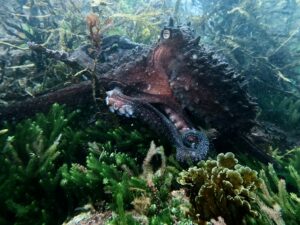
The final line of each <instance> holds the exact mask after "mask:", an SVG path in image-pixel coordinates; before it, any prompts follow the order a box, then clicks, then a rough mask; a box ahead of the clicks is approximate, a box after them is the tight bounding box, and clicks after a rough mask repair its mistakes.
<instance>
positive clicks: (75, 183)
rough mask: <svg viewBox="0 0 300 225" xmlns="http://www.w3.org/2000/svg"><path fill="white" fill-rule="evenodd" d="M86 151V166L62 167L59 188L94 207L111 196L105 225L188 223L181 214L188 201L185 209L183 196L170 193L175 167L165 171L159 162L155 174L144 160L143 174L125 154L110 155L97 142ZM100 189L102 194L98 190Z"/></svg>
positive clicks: (107, 205)
mask: <svg viewBox="0 0 300 225" xmlns="http://www.w3.org/2000/svg"><path fill="white" fill-rule="evenodd" d="M108 149H109V148H108ZM157 149H159V151H163V150H162V149H161V148H155V147H153V146H152V148H150V151H152V152H153V151H155V153H154V155H155V154H157V152H156V151H157ZM89 150H90V154H89V155H88V157H87V161H86V164H85V165H79V164H73V165H72V166H71V168H70V169H69V170H67V169H66V168H64V171H63V177H64V179H63V180H62V185H63V187H64V188H65V189H67V190H69V191H68V192H71V193H74V194H76V195H77V194H78V192H81V200H82V203H86V202H87V201H88V200H89V201H90V202H93V204H95V205H97V204H103V202H102V203H101V202H100V201H101V200H102V201H103V199H105V197H104V195H108V196H110V198H109V200H107V202H111V203H110V204H107V203H105V204H106V205H103V206H102V207H103V208H105V209H110V210H113V211H114V212H115V213H116V214H115V216H113V218H112V219H111V220H110V221H107V224H122V225H126V224H141V223H142V224H153V225H160V224H162V223H165V224H173V223H174V222H175V221H176V222H180V224H184V223H185V222H188V221H189V220H188V219H187V218H185V216H186V215H185V214H184V211H186V210H184V207H188V205H189V204H188V201H186V203H185V204H186V206H185V205H184V201H183V200H182V199H183V197H182V196H180V195H179V194H178V195H172V194H171V191H172V188H171V186H172V183H174V181H175V180H174V173H175V174H176V173H178V172H177V170H176V169H175V168H174V167H168V168H164V166H163V165H164V163H162V167H160V169H159V170H158V171H159V172H156V173H154V172H153V170H152V166H151V165H150V161H149V162H148V161H147V162H144V165H145V166H144V168H146V167H147V168H148V169H147V171H144V173H142V172H141V171H140V168H139V165H138V164H137V163H136V161H135V160H134V159H133V158H131V157H130V156H129V155H127V154H124V153H109V152H107V151H106V150H103V149H101V146H100V145H98V144H96V143H92V144H90V146H89ZM150 154H151V153H150ZM161 155H164V153H161ZM163 157H164V156H163ZM151 158H152V157H151ZM146 164H147V165H146ZM150 168H151V169H150ZM151 171H152V172H151ZM141 173H142V175H141ZM101 189H102V190H104V192H103V191H99V190H101ZM96 190H98V191H96ZM95 191H96V193H93V192H95ZM91 194H92V195H91ZM87 195H88V196H87ZM87 197H88V198H90V199H87ZM95 199H97V200H98V201H99V202H95ZM106 199H107V198H106Z"/></svg>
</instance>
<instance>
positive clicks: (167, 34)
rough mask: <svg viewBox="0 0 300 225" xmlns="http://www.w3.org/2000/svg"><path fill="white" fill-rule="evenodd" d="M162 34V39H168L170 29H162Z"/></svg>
mask: <svg viewBox="0 0 300 225" xmlns="http://www.w3.org/2000/svg"><path fill="white" fill-rule="evenodd" d="M162 36H163V38H164V39H169V38H170V37H171V31H170V30H167V29H166V30H163V33H162Z"/></svg>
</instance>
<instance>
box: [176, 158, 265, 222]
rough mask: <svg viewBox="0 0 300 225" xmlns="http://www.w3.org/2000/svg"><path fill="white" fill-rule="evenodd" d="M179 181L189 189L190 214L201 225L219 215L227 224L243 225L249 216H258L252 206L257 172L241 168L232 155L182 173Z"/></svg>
mask: <svg viewBox="0 0 300 225" xmlns="http://www.w3.org/2000/svg"><path fill="white" fill-rule="evenodd" d="M178 182H179V183H180V184H182V185H184V186H186V187H187V189H188V191H189V195H190V201H191V203H192V205H193V208H192V212H191V213H192V215H193V217H194V218H195V220H196V221H198V223H199V224H200V223H201V224H204V223H205V221H210V220H211V219H213V218H218V217H219V216H221V217H222V218H223V219H224V221H225V223H226V224H242V222H243V219H244V217H245V216H246V215H251V216H256V215H257V214H258V212H256V211H255V210H253V208H251V204H253V203H254V202H255V198H254V193H255V191H256V189H257V188H259V186H260V183H261V180H260V179H259V178H258V176H257V172H255V171H254V170H251V169H250V168H249V167H244V166H241V165H239V164H238V160H237V159H236V158H235V157H234V154H233V153H226V154H223V153H221V154H219V155H218V156H217V159H216V160H207V161H202V162H200V163H199V164H198V165H197V167H190V168H189V169H188V170H187V171H183V172H181V173H180V174H179V178H178ZM204 203H205V204H204ZM224 209H226V210H224Z"/></svg>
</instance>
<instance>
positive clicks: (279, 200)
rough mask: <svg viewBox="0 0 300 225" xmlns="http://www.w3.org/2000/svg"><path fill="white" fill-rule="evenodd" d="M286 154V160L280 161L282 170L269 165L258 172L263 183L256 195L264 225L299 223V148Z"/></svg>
mask: <svg viewBox="0 0 300 225" xmlns="http://www.w3.org/2000/svg"><path fill="white" fill-rule="evenodd" d="M288 154H289V157H288V159H285V160H284V161H281V164H282V165H283V166H284V168H283V169H281V170H275V169H274V167H273V166H272V165H271V164H269V166H268V167H267V168H266V169H264V170H261V171H260V177H261V178H262V180H263V183H262V188H261V191H260V192H259V193H258V195H259V197H260V199H261V202H260V208H261V209H262V212H263V213H265V215H264V217H263V218H262V219H264V220H265V223H264V224H267V223H269V224H291V225H293V224H295V225H296V224H299V223H300V216H299V215H300V174H299V165H300V148H295V149H293V150H291V151H289V153H288ZM266 218H268V220H266Z"/></svg>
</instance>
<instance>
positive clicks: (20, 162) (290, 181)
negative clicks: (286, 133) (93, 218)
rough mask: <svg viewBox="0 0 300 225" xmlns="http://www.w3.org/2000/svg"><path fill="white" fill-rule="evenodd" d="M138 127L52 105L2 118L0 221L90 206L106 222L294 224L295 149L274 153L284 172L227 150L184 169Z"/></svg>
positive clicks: (298, 182)
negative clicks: (9, 120)
mask: <svg viewBox="0 0 300 225" xmlns="http://www.w3.org/2000/svg"><path fill="white" fill-rule="evenodd" d="M110 121H111V120H110ZM87 124H88V125H87ZM141 131H142V130H137V129H135V128H134V127H131V125H129V126H127V125H126V124H124V125H122V127H121V126H119V125H118V124H117V123H116V124H113V123H112V122H110V123H108V122H105V121H103V120H97V121H96V122H94V123H90V124H89V123H87V122H86V121H85V119H83V118H82V113H80V111H79V110H77V111H74V112H71V113H67V112H66V110H65V109H64V107H62V106H59V105H56V104H55V105H53V107H52V109H51V110H50V112H49V113H48V114H47V115H44V114H38V115H36V116H35V117H34V118H33V119H27V120H24V121H23V122H21V123H19V124H17V125H16V126H12V125H8V124H7V125H4V127H3V128H1V135H0V150H1V158H0V171H1V173H0V202H1V204H0V210H1V211H0V223H1V224H61V223H62V222H63V221H66V220H67V219H68V218H71V217H72V216H74V215H76V214H78V213H80V212H81V211H83V212H84V211H85V207H84V206H85V205H87V204H88V205H91V206H92V208H93V210H92V211H90V212H91V213H95V212H99V213H103V214H105V215H110V216H108V217H107V218H106V221H104V222H105V223H106V224H152V225H156V224H157V225H160V224H174V223H176V224H181V225H184V224H195V223H198V224H216V223H218V221H219V223H220V221H223V220H224V221H225V223H227V224H298V223H299V221H300V218H299V216H298V215H300V204H299V203H300V200H299V199H300V198H299V196H300V175H299V172H298V171H299V165H300V151H299V148H295V149H293V150H291V151H288V152H287V153H285V155H284V156H276V157H275V158H276V160H277V161H278V163H279V164H280V165H282V169H281V170H278V169H274V168H273V167H272V165H269V166H268V167H266V166H262V167H263V170H261V172H260V173H257V172H256V171H255V170H253V169H250V168H249V167H246V166H242V165H240V164H238V161H237V159H236V158H235V156H234V155H233V154H232V153H226V154H219V155H218V156H217V159H216V160H213V159H209V160H206V161H201V162H200V163H199V164H198V166H197V167H191V168H189V169H188V170H186V171H182V168H181V167H180V166H179V165H178V164H177V163H176V161H175V160H174V158H173V156H172V155H171V156H169V157H167V156H166V155H165V153H164V149H163V148H162V147H156V146H155V145H154V144H153V143H152V144H151V146H150V149H149V143H150V140H151V135H149V134H148V133H141ZM249 160H250V159H249ZM249 162H250V161H249ZM245 163H247V162H245ZM180 171H182V172H180ZM283 179H284V180H283ZM176 180H178V181H179V183H180V184H181V185H183V186H178V183H177V182H176ZM186 191H187V193H186ZM192 220H193V222H192Z"/></svg>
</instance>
